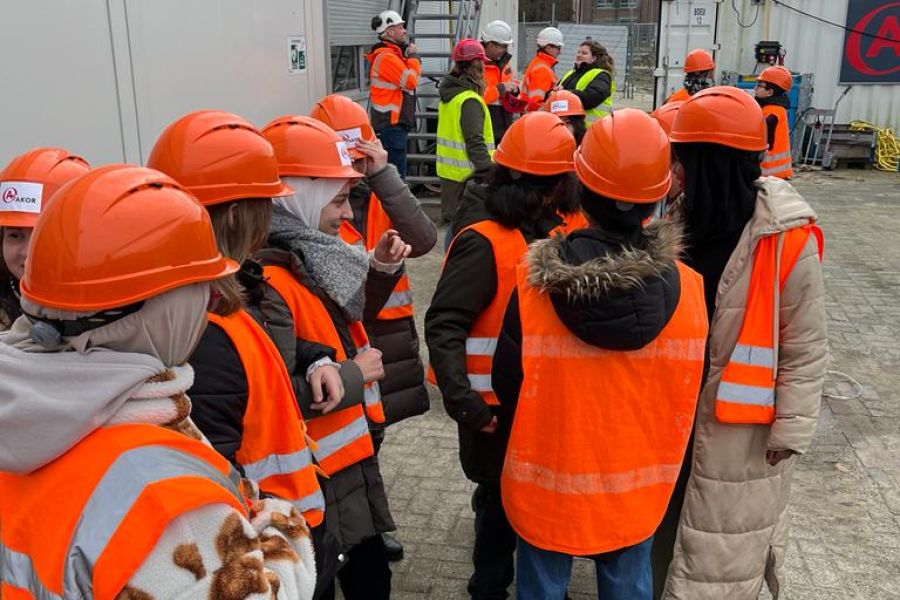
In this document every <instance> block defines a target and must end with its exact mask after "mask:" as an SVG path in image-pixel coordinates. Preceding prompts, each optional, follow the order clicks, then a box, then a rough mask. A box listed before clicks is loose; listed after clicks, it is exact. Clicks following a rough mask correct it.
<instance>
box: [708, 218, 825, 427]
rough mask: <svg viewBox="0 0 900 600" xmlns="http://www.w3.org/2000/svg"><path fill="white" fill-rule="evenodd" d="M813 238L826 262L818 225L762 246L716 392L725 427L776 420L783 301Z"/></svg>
mask: <svg viewBox="0 0 900 600" xmlns="http://www.w3.org/2000/svg"><path fill="white" fill-rule="evenodd" d="M810 234H813V235H815V236H816V240H817V242H818V243H819V256H820V258H821V253H822V235H821V231H820V230H819V228H818V227H816V226H815V225H812V224H810V225H805V226H803V227H798V228H796V229H791V230H789V231H786V232H784V233H780V234H774V235H769V236H765V237H763V238H761V239H760V240H759V241H758V242H757V244H756V250H755V251H754V254H753V265H752V267H751V271H750V285H749V288H748V292H747V303H746V305H745V308H744V318H743V322H742V323H741V330H740V333H739V335H738V341H737V344H735V347H734V349H733V350H732V352H731V356H730V357H729V360H728V364H727V365H725V369H724V370H723V372H722V379H721V381H720V382H719V387H718V389H717V391H716V418H717V419H718V420H719V421H721V422H723V423H756V424H768V423H772V422H773V421H774V420H775V403H776V396H775V382H776V380H777V378H778V360H777V349H776V346H775V344H776V343H777V342H776V334H775V332H776V331H778V328H779V325H778V311H779V309H780V301H779V298H780V297H781V291H782V289H783V288H784V284H785V283H786V282H787V279H788V277H790V274H791V271H793V269H794V265H795V264H796V263H797V259H798V258H799V257H800V254H801V253H802V252H803V249H804V248H805V247H806V243H807V241H808V240H809V236H810Z"/></svg>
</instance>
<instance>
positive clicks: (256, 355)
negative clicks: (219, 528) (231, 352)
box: [209, 309, 325, 527]
mask: <svg viewBox="0 0 900 600" xmlns="http://www.w3.org/2000/svg"><path fill="white" fill-rule="evenodd" d="M209 320H210V322H211V323H214V324H215V325H217V326H219V327H220V328H222V330H223V331H224V332H225V334H226V335H227V336H228V338H229V339H230V340H231V343H232V344H233V345H234V347H235V349H236V350H237V353H238V357H239V358H240V360H241V365H242V366H243V368H244V375H245V377H246V379H247V406H246V408H245V409H244V418H243V423H242V433H241V445H240V447H239V448H238V449H237V452H236V453H235V459H236V460H237V462H238V463H239V464H240V465H241V466H242V467H243V468H244V474H245V475H246V476H247V477H248V478H250V479H253V480H254V481H256V482H257V483H258V484H259V489H260V490H262V491H263V492H266V493H267V494H271V495H272V496H275V497H276V498H281V499H282V500H287V501H288V502H290V503H291V504H293V505H294V506H295V507H296V508H297V509H298V510H300V511H301V512H303V517H304V518H305V519H306V521H307V522H308V523H309V525H310V526H312V527H315V526H317V525H319V524H320V523H321V522H322V519H323V517H324V514H325V497H324V496H323V495H322V491H321V489H319V481H318V479H317V477H316V471H315V467H314V466H313V464H312V456H311V455H310V452H309V448H308V446H307V441H306V425H305V424H304V422H303V417H302V415H301V414H300V409H299V407H298V406H297V397H296V396H295V395H294V387H293V385H292V383H291V378H290V375H289V374H288V372H287V369H286V368H285V366H284V361H283V359H282V358H281V355H280V354H279V353H278V349H277V348H276V347H275V344H274V343H273V342H272V340H271V339H270V338H269V336H268V334H266V332H265V331H263V329H262V327H260V326H259V324H258V323H257V322H256V321H255V320H254V319H253V317H252V316H250V314H249V313H247V311H245V310H243V309H240V310H238V311H236V312H234V313H233V314H231V315H228V316H227V317H221V316H219V315H215V314H210V315H209Z"/></svg>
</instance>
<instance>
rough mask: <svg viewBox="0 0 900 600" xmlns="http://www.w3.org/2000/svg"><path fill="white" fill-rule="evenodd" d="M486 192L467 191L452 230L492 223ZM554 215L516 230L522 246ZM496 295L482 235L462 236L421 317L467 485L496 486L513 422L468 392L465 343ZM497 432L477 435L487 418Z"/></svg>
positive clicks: (472, 186)
mask: <svg viewBox="0 0 900 600" xmlns="http://www.w3.org/2000/svg"><path fill="white" fill-rule="evenodd" d="M486 193H488V188H487V187H486V186H484V185H482V184H480V183H477V182H475V181H470V182H469V183H468V185H467V186H466V191H465V194H464V196H463V202H462V209H461V212H460V213H459V214H458V215H457V217H458V218H457V220H456V221H455V222H454V224H453V228H454V231H459V230H461V229H463V228H465V227H466V226H468V225H471V224H473V223H477V222H479V221H484V220H488V219H491V218H492V215H491V213H489V212H488V211H487V210H486V209H485V207H484V200H485V194H486ZM554 216H555V215H549V216H548V215H545V216H543V217H542V218H541V219H539V222H537V223H525V224H523V225H522V226H521V227H520V228H519V231H521V232H522V235H523V236H524V237H525V241H526V242H531V241H532V240H535V239H541V238H546V237H547V236H548V235H549V233H550V231H551V230H552V229H553V228H554V227H556V226H557V225H559V224H560V220H558V219H554V218H553V217H554ZM496 293H497V268H496V263H495V261H494V251H493V248H492V246H491V243H490V242H489V241H488V240H487V239H486V238H485V237H483V236H482V235H481V234H479V233H476V232H474V231H466V232H464V233H462V234H460V235H459V236H458V237H457V238H456V240H455V241H454V243H453V245H452V246H451V248H450V254H449V256H448V257H447V260H446V263H445V265H444V270H443V271H442V273H441V278H440V280H439V281H438V284H437V288H436V289H435V292H434V297H433V298H432V299H431V306H430V307H429V309H428V312H427V313H426V315H425V341H426V343H427V344H428V354H429V357H430V362H431V366H432V367H433V368H434V370H435V373H436V375H437V379H438V382H439V383H440V387H441V394H442V396H443V400H444V407H445V408H446V410H447V414H448V415H450V417H451V418H452V419H453V420H455V421H456V422H457V423H458V424H459V428H458V429H459V458H460V462H461V464H462V468H463V471H464V472H465V474H466V477H468V478H469V479H471V480H472V481H475V482H478V483H482V482H488V483H489V482H497V481H499V479H500V471H501V469H502V468H503V455H504V453H505V452H506V442H507V440H508V438H509V427H510V425H511V423H512V419H511V413H510V412H508V411H504V410H503V409H502V408H496V407H489V406H488V405H487V404H485V403H484V400H483V399H482V398H481V396H480V395H479V394H478V393H477V392H475V391H473V390H472V387H471V385H470V384H469V378H468V376H467V374H466V356H465V346H466V338H467V337H468V335H469V332H470V331H471V330H472V326H473V325H474V324H475V321H476V319H477V318H478V316H479V315H480V314H481V313H482V312H483V311H484V310H485V309H486V308H487V306H488V305H489V304H490V303H491V302H492V301H493V299H494V296H495V295H496ZM492 415H496V416H497V418H498V423H499V429H498V430H497V431H496V432H495V433H492V434H487V433H482V432H481V431H479V430H480V429H481V428H482V427H484V426H485V425H487V424H488V423H489V422H490V420H491V416H492Z"/></svg>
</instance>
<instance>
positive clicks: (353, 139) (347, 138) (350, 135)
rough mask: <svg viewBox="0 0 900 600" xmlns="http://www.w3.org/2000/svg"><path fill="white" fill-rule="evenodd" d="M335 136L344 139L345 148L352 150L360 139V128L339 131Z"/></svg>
mask: <svg viewBox="0 0 900 600" xmlns="http://www.w3.org/2000/svg"><path fill="white" fill-rule="evenodd" d="M337 134H338V135H339V136H341V137H342V138H343V139H344V142H346V143H347V147H348V148H350V149H351V150H352V149H353V148H356V146H357V144H358V143H359V140H360V139H362V128H361V127H355V128H353V129H341V130H340V131H338V132H337Z"/></svg>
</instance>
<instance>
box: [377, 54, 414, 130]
mask: <svg viewBox="0 0 900 600" xmlns="http://www.w3.org/2000/svg"><path fill="white" fill-rule="evenodd" d="M366 59H367V60H368V61H369V63H370V67H369V82H370V86H371V87H370V89H369V106H370V107H371V108H372V110H374V111H377V112H381V113H390V115H391V125H396V124H397V123H399V122H400V109H401V108H402V107H403V94H415V92H416V88H417V87H418V85H419V75H420V74H421V73H422V63H421V62H420V61H419V59H418V58H406V57H404V56H403V52H402V51H401V50H400V48H399V47H398V46H395V45H394V44H386V45H384V46H381V47H379V48H377V49H376V50H375V51H374V52H371V53H370V54H368V55H366Z"/></svg>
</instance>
